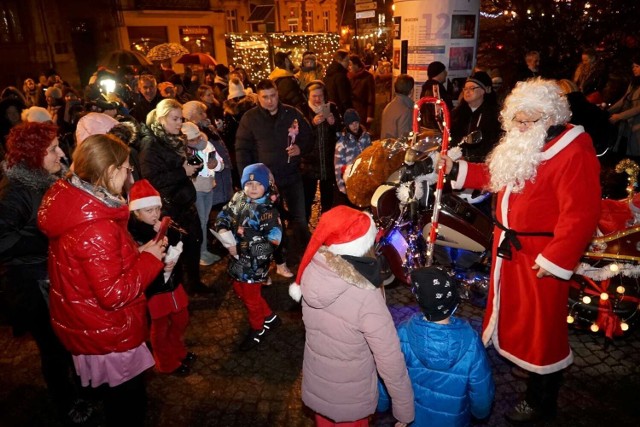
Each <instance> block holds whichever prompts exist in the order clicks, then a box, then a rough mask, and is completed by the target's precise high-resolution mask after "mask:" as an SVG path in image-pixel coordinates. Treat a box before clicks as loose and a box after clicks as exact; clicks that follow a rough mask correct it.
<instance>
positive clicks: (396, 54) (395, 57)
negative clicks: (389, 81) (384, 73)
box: [393, 49, 400, 70]
mask: <svg viewBox="0 0 640 427" xmlns="http://www.w3.org/2000/svg"><path fill="white" fill-rule="evenodd" d="M393 68H394V69H395V70H399V69H400V49H394V50H393Z"/></svg>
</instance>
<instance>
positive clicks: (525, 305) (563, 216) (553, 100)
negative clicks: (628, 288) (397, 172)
mask: <svg viewBox="0 0 640 427" xmlns="http://www.w3.org/2000/svg"><path fill="white" fill-rule="evenodd" d="M570 117H571V111H570V110H569V104H568V102H567V100H566V98H565V97H563V96H562V93H561V90H560V88H559V87H558V86H557V85H556V83H555V82H553V81H551V80H544V79H541V78H537V79H531V80H528V81H526V82H520V83H518V84H517V85H516V87H515V89H514V90H513V92H511V94H510V95H509V96H508V97H507V98H506V100H505V103H504V108H503V110H502V111H501V113H500V119H501V122H502V127H503V129H504V130H505V132H506V133H505V135H504V137H503V138H502V139H501V141H500V143H499V145H498V146H496V148H495V149H494V150H493V151H492V152H491V154H490V155H489V157H488V158H487V160H486V163H484V164H476V163H468V162H466V161H464V160H461V161H459V162H455V163H454V162H453V161H452V160H451V159H450V158H448V157H446V156H444V157H443V161H442V162H441V164H443V165H444V167H445V171H446V172H447V173H448V174H449V176H450V178H451V179H452V187H453V188H474V189H489V190H490V191H493V192H495V193H497V203H496V209H495V228H494V241H493V262H492V274H491V285H490V290H489V298H488V302H487V311H486V314H485V318H484V323H483V331H482V339H483V342H484V343H485V345H488V344H489V343H490V342H492V343H493V345H494V347H495V348H496V350H497V351H498V353H500V354H501V355H502V356H503V357H505V358H507V359H508V360H510V361H511V362H513V363H515V364H516V365H517V366H519V367H521V368H523V369H524V370H526V371H528V380H527V391H526V395H525V398H524V399H523V400H522V401H521V402H519V403H518V404H517V405H516V407H515V408H514V410H513V411H512V412H511V413H509V414H507V418H508V419H509V420H510V421H512V422H514V423H527V422H531V421H536V420H539V419H548V418H551V417H553V416H555V413H556V408H557V397H558V390H559V388H560V383H561V380H562V370H563V369H564V368H566V367H567V366H569V365H570V364H571V363H572V361H573V355H572V353H571V348H570V347H569V342H568V328H567V323H566V318H567V298H568V292H569V282H568V280H569V279H570V278H571V276H572V274H573V271H574V268H575V267H576V266H577V263H578V261H579V259H580V256H581V255H582V253H583V252H584V250H585V248H586V247H587V244H588V243H589V241H590V240H591V237H592V236H593V234H594V231H595V229H596V225H597V222H598V215H599V207H600V182H599V172H600V166H599V163H598V160H597V158H596V156H595V151H594V149H593V144H592V142H591V138H590V137H589V135H588V134H587V133H585V132H584V129H583V128H582V126H573V125H569V124H567V122H568V121H569V119H570Z"/></svg>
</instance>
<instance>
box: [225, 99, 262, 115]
mask: <svg viewBox="0 0 640 427" xmlns="http://www.w3.org/2000/svg"><path fill="white" fill-rule="evenodd" d="M256 105H257V104H256V99H255V96H254V94H250V95H247V96H245V97H243V98H240V99H239V100H236V99H235V98H234V99H227V100H226V101H224V103H223V108H224V112H225V113H227V114H231V115H232V116H237V115H238V114H244V113H246V112H247V111H249V110H250V109H252V108H253V107H255V106H256Z"/></svg>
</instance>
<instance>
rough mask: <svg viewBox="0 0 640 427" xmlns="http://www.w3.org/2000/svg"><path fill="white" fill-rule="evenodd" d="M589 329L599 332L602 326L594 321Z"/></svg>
mask: <svg viewBox="0 0 640 427" xmlns="http://www.w3.org/2000/svg"><path fill="white" fill-rule="evenodd" d="M589 329H591V332H598V331H599V330H600V327H599V326H598V325H596V324H595V323H592V324H591V327H590V328H589Z"/></svg>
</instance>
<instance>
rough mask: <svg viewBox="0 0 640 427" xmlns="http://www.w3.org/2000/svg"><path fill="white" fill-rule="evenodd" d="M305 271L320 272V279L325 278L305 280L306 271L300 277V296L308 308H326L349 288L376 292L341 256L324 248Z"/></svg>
mask: <svg viewBox="0 0 640 427" xmlns="http://www.w3.org/2000/svg"><path fill="white" fill-rule="evenodd" d="M307 269H309V270H310V271H311V270H315V271H321V272H322V277H324V278H325V280H322V281H320V280H313V279H312V280H305V279H306V278H307V277H308V276H307V274H306V271H305V275H303V276H302V283H301V288H302V296H303V298H304V300H305V302H306V303H307V304H308V305H309V306H310V307H314V308H324V307H327V306H329V305H331V304H333V302H334V301H335V300H337V299H338V298H339V297H340V296H341V295H342V294H343V293H344V292H346V291H347V290H348V289H350V288H351V287H356V288H359V289H365V290H376V287H375V286H374V285H373V284H372V283H371V282H370V281H368V280H367V279H366V278H365V277H364V276H363V275H362V274H360V273H359V272H358V271H356V269H355V268H354V267H353V265H351V264H350V263H349V262H348V261H346V260H344V259H343V258H342V257H341V256H339V255H335V254H333V253H331V252H329V250H328V249H327V248H326V247H325V246H323V247H321V248H320V249H319V250H318V252H317V253H316V255H315V256H314V257H313V259H312V260H311V263H310V264H309V266H308V267H307ZM312 274H313V273H312ZM315 274H318V273H315Z"/></svg>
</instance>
